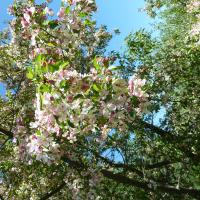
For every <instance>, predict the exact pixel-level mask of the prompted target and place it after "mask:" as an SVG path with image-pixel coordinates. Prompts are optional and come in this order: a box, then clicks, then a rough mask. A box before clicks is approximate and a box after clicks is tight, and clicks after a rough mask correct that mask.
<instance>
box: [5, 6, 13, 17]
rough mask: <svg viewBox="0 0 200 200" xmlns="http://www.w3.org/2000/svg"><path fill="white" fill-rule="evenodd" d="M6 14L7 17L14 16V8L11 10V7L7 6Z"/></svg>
mask: <svg viewBox="0 0 200 200" xmlns="http://www.w3.org/2000/svg"><path fill="white" fill-rule="evenodd" d="M7 12H8V14H9V15H13V14H14V8H13V6H12V5H9V6H8V9H7Z"/></svg>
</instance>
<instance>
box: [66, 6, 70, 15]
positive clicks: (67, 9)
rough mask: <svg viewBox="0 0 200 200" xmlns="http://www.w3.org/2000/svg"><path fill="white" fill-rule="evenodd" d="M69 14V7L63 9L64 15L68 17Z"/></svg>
mask: <svg viewBox="0 0 200 200" xmlns="http://www.w3.org/2000/svg"><path fill="white" fill-rule="evenodd" d="M69 13H70V7H69V6H67V7H66V8H65V14H66V15H68V14H69Z"/></svg>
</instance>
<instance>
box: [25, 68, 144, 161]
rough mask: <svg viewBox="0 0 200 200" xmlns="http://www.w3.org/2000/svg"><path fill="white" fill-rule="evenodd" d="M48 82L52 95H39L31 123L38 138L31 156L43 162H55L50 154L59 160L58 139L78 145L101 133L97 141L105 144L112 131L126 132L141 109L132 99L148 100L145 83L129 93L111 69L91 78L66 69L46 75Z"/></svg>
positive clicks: (30, 147)
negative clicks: (144, 88) (138, 109)
mask: <svg viewBox="0 0 200 200" xmlns="http://www.w3.org/2000/svg"><path fill="white" fill-rule="evenodd" d="M45 78H46V82H47V83H48V85H49V86H50V89H49V91H50V92H43V93H37V101H36V103H35V106H36V111H35V121H34V122H32V123H31V128H32V129H33V130H35V134H34V135H31V136H30V138H29V139H30V142H29V144H28V151H29V153H30V154H32V155H35V156H37V159H39V160H43V161H52V160H53V159H54V158H52V159H50V157H49V155H48V154H47V152H50V154H52V155H56V154H57V157H59V155H60V150H59V143H56V142H55V141H56V140H55V138H60V139H62V140H63V141H65V142H66V143H68V142H69V143H75V142H76V141H77V140H78V139H79V138H81V137H87V136H91V135H95V134H97V133H98V134H97V141H102V140H105V139H106V138H107V135H108V134H109V131H110V130H111V129H117V130H119V131H120V132H125V131H126V130H127V129H128V123H131V122H132V121H133V120H134V116H133V113H134V112H136V109H137V106H135V108H134V105H133V104H132V96H135V97H138V98H142V99H145V98H146V97H147V95H146V94H145V93H144V92H143V90H142V87H143V85H144V84H145V82H144V80H141V79H136V78H135V79H134V80H130V81H129V90H128V84H127V82H126V80H124V79H122V78H120V77H116V76H113V75H112V72H111V71H110V70H108V69H105V70H103V72H102V73H101V74H99V73H98V72H97V71H96V70H95V69H92V70H91V72H90V73H88V74H81V73H78V72H77V71H76V70H68V69H62V70H59V71H56V72H54V73H46V74H45ZM142 103H144V102H142ZM134 109H135V110H134ZM47 138H48V139H47ZM53 138H54V140H53Z"/></svg>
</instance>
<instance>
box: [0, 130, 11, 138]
mask: <svg viewBox="0 0 200 200" xmlns="http://www.w3.org/2000/svg"><path fill="white" fill-rule="evenodd" d="M1 133H2V134H4V135H7V136H8V137H9V138H12V137H13V133H12V132H11V131H8V130H5V129H3V128H0V134H1Z"/></svg>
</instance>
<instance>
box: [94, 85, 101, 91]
mask: <svg viewBox="0 0 200 200" xmlns="http://www.w3.org/2000/svg"><path fill="white" fill-rule="evenodd" d="M92 88H93V89H94V90H95V91H96V92H100V90H101V86H100V85H97V84H95V83H94V84H93V85H92Z"/></svg>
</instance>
